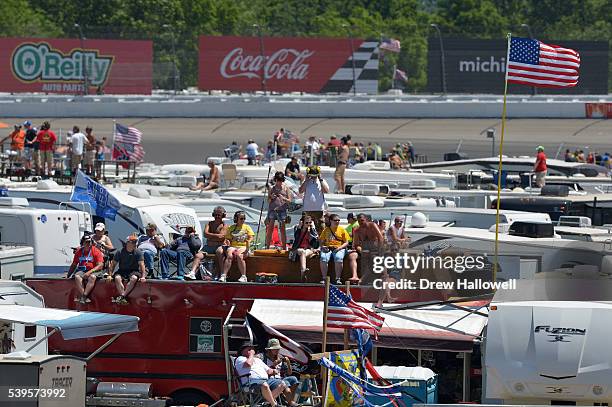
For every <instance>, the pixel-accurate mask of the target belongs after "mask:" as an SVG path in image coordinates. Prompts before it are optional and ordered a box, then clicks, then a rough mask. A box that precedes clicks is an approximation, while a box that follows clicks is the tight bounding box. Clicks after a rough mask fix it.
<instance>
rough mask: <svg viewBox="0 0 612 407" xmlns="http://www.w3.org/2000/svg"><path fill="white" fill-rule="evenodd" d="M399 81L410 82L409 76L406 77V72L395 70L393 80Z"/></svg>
mask: <svg viewBox="0 0 612 407" xmlns="http://www.w3.org/2000/svg"><path fill="white" fill-rule="evenodd" d="M396 79H399V80H400V81H404V82H407V81H408V75H406V72H404V71H402V70H401V69H397V68H396V69H395V72H394V73H393V80H396Z"/></svg>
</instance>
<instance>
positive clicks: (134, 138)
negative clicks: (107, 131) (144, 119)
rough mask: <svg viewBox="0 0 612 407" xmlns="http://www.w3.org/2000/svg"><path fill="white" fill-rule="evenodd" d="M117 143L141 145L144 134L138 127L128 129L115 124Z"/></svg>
mask: <svg viewBox="0 0 612 407" xmlns="http://www.w3.org/2000/svg"><path fill="white" fill-rule="evenodd" d="M115 141H116V142H118V143H130V144H140V142H141V141H142V133H141V132H140V130H138V129H137V128H136V127H126V126H123V125H121V124H119V123H115Z"/></svg>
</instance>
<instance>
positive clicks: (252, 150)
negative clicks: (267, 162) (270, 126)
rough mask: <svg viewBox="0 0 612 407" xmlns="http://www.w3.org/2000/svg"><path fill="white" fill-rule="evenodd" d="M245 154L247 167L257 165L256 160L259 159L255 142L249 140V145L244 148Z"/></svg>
mask: <svg viewBox="0 0 612 407" xmlns="http://www.w3.org/2000/svg"><path fill="white" fill-rule="evenodd" d="M245 150H246V154H247V160H248V162H249V163H248V165H257V158H258V157H259V155H260V154H259V146H258V145H257V143H256V142H255V140H253V139H250V140H249V143H248V144H247V146H246V149H245Z"/></svg>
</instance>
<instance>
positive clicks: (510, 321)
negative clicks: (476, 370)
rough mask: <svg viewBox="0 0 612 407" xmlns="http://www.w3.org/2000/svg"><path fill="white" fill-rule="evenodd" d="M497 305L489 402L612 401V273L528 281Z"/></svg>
mask: <svg viewBox="0 0 612 407" xmlns="http://www.w3.org/2000/svg"><path fill="white" fill-rule="evenodd" d="M518 283H519V285H518V287H517V289H516V290H499V291H498V292H497V293H496V294H495V296H494V298H493V301H492V302H491V304H490V310H489V321H488V326H487V329H486V340H485V344H484V349H485V352H484V361H485V363H484V365H485V377H484V382H485V383H486V385H485V394H484V395H483V396H484V397H483V402H485V400H486V402H491V403H496V404H497V403H499V402H501V403H503V404H523V405H589V406H591V405H600V406H605V405H608V404H609V403H612V387H610V381H611V380H612V368H611V366H612V355H611V353H610V351H609V344H608V338H609V337H610V335H611V334H612V325H610V324H608V323H606V322H605V321H608V320H609V319H610V318H612V280H610V279H609V277H608V278H604V279H580V278H577V279H576V278H547V279H536V280H522V281H519V282H518Z"/></svg>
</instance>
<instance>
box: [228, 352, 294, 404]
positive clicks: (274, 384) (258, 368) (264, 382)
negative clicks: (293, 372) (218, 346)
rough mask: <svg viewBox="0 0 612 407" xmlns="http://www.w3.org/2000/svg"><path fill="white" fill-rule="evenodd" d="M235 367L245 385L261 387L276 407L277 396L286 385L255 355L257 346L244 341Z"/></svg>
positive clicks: (262, 392) (253, 387) (254, 387)
mask: <svg viewBox="0 0 612 407" xmlns="http://www.w3.org/2000/svg"><path fill="white" fill-rule="evenodd" d="M238 353H239V354H240V356H238V357H237V358H236V360H235V362H234V368H235V369H236V373H237V374H238V377H239V378H240V383H242V386H243V387H245V388H246V387H248V388H251V389H260V390H261V395H262V396H263V398H264V399H265V400H266V401H267V402H268V403H270V406H272V407H276V406H277V405H278V404H277V402H276V398H277V397H278V396H279V395H280V394H281V393H282V392H283V391H284V390H285V388H286V385H285V383H284V382H283V381H282V380H281V379H277V378H274V377H271V375H273V374H275V373H276V372H275V371H274V369H271V368H270V367H268V366H267V365H266V364H265V363H264V362H263V361H262V360H261V359H259V358H258V357H255V346H254V345H253V344H252V343H251V342H244V343H243V344H242V345H241V346H240V349H239V351H238Z"/></svg>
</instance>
